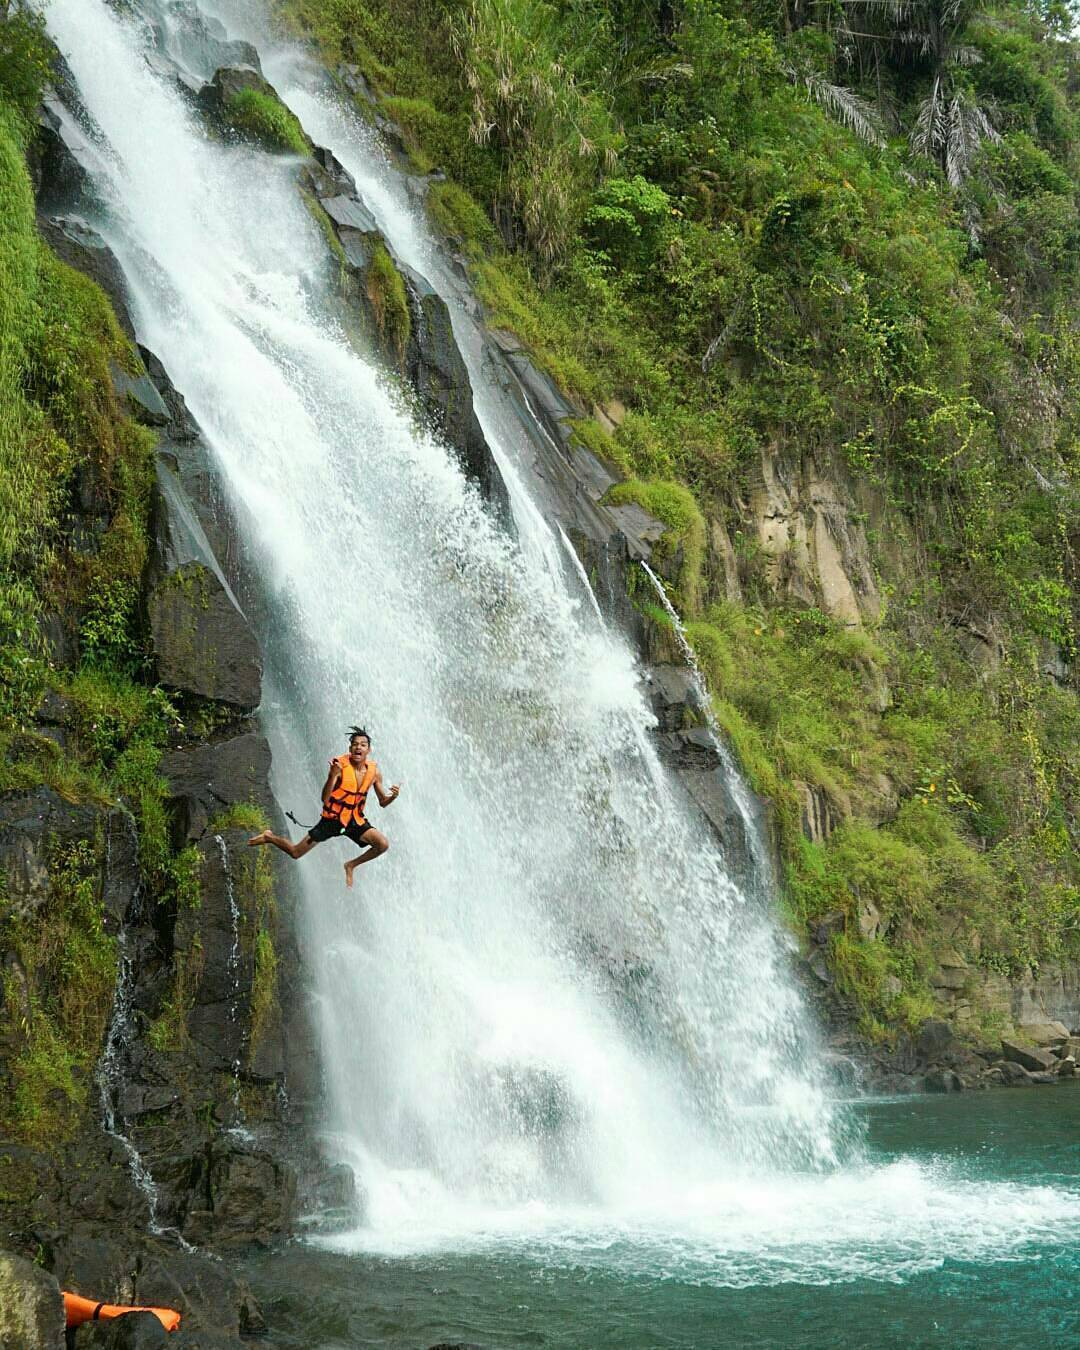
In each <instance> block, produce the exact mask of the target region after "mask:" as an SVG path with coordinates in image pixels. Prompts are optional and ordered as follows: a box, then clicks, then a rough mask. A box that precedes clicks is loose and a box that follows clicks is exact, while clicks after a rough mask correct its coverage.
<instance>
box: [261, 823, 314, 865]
mask: <svg viewBox="0 0 1080 1350" xmlns="http://www.w3.org/2000/svg"><path fill="white" fill-rule="evenodd" d="M259 844H273V846H274V847H275V848H279V849H281V851H282V853H287V854H288V855H289V857H290V858H292V860H293V862H299V860H300V859H301V858H302V857H303V856H304V854H305V853H310V852H311V850H312V849H313V848H314V847H315V840H314V839H312V837H311V835H310V834H305V835H304V837H303V839H301V840H300V842H299V843H298V844H293V843H291V842H290V841H289V840H288V839H282V837H281V835H279V834H273V833H271V831H270V830H263V832H262V834H253V835H252V836H251V838H250V839H249V840H248V848H255V847H257V846H258V845H259Z"/></svg>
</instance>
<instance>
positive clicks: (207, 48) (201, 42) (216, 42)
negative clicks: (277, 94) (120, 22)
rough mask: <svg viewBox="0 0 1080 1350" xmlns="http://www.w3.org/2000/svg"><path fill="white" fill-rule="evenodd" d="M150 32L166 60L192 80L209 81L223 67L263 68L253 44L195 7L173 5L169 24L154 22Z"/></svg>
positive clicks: (189, 4)
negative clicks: (230, 32) (231, 33)
mask: <svg viewBox="0 0 1080 1350" xmlns="http://www.w3.org/2000/svg"><path fill="white" fill-rule="evenodd" d="M151 32H152V34H153V38H154V43H155V45H156V46H157V48H158V50H159V51H160V52H161V53H162V55H163V57H164V58H165V59H166V61H167V62H168V63H170V64H171V65H172V66H173V67H174V68H175V67H177V66H179V67H180V68H181V70H182V71H183V72H185V73H186V74H187V75H188V77H189V78H191V79H193V80H199V81H203V80H209V79H210V78H211V77H212V76H213V74H214V72H215V71H216V70H218V69H220V68H221V67H222V66H247V67H251V68H252V69H254V70H255V71H261V69H262V67H261V66H260V63H259V53H258V51H257V50H256V49H255V47H254V46H252V44H251V43H250V42H245V41H244V40H243V39H241V38H230V37H229V34H228V30H227V29H226V27H225V25H224V24H223V23H222V22H221V21H220V19H215V18H212V17H210V16H209V15H206V14H203V12H202V11H201V10H200V9H199V7H198V6H197V5H195V4H191V3H187V4H173V5H171V6H170V7H169V18H168V22H167V23H166V22H165V21H164V20H161V19H156V20H153V21H152V22H151Z"/></svg>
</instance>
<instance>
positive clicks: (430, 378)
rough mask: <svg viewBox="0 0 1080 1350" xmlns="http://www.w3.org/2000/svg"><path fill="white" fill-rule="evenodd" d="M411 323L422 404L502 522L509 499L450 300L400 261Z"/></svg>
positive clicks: (408, 365) (411, 356)
mask: <svg viewBox="0 0 1080 1350" xmlns="http://www.w3.org/2000/svg"><path fill="white" fill-rule="evenodd" d="M397 266H398V271H399V272H400V273H401V275H402V277H403V278H404V280H405V289H406V293H407V295H408V297H409V311H410V317H411V320H412V323H411V326H410V332H409V340H408V342H407V344H406V348H405V369H406V372H407V374H408V377H409V380H410V382H411V384H412V386H413V388H414V389H415V390H416V393H417V396H418V397H419V399H420V402H421V404H422V406H423V408H424V410H425V412H427V414H428V416H429V417H431V418H432V419H433V421H434V422H435V424H436V426H437V427H438V428H439V430H440V431H441V433H442V434H443V436H445V437H446V440H447V441H448V442H449V443H450V445H452V446H453V447H454V449H455V450H456V451H457V452H458V455H459V456H460V459H461V467H462V468H463V469H464V470H465V473H466V475H467V476H468V477H469V478H471V479H473V481H474V482H475V483H477V484H478V485H479V487H480V491H481V493H482V494H483V496H484V498H485V500H486V501H488V502H489V503H490V504H491V505H492V507H493V508H494V509H495V512H496V514H497V515H498V516H499V517H500V519H502V520H503V521H504V522H508V521H509V519H510V496H509V493H508V492H507V490H506V484H505V483H504V482H503V479H502V474H501V473H500V472H499V467H498V465H497V464H496V463H495V457H494V455H493V454H492V453H491V448H490V446H489V445H488V443H487V441H486V440H485V438H484V433H483V431H482V430H481V427H480V422H479V420H478V418H477V416H476V409H475V408H474V406H473V392H472V383H471V382H470V380H469V372H468V370H467V368H466V366H465V360H464V358H463V357H462V355H461V352H460V351H459V350H458V345H457V340H456V339H455V337H454V330H453V326H452V325H451V323H450V311H449V310H448V309H447V307H446V302H445V301H444V300H443V298H442V297H441V296H440V295H439V294H438V293H437V292H436V291H435V289H434V287H432V286H431V285H430V284H429V283H428V281H427V280H426V279H425V278H424V277H422V276H421V275H420V274H419V272H414V271H413V270H412V268H411V267H406V266H405V265H404V264H402V263H398V264H397Z"/></svg>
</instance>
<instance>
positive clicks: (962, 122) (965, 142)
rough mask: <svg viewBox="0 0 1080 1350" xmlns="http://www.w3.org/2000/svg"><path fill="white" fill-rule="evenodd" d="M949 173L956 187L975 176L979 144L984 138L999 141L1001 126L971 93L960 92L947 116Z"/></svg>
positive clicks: (953, 185)
mask: <svg viewBox="0 0 1080 1350" xmlns="http://www.w3.org/2000/svg"><path fill="white" fill-rule="evenodd" d="M945 127H946V132H945V176H946V177H947V178H948V180H949V183H950V184H951V186H952V187H954V188H960V187H962V186H963V185H964V183H966V182H967V180H968V179H969V178H970V177H971V172H972V167H973V164H974V161H975V156H976V154H977V153H978V150H979V146H980V145H982V143H983V141H999V140H1000V139H1001V137H1000V136H999V135H998V132H997V128H996V127H995V126H994V124H993V123H992V122H991V121H990V119H989V117H987V115H986V113H985V112H984V111H983V109H982V108H980V107H979V105H978V104H977V103H976V102H975V100H974V99H973V98H971V96H970V95H968V94H966V93H964V92H962V91H961V92H958V93H956V94H955V95H954V96H953V98H952V99H951V101H950V102H949V105H948V110H947V113H946V117H945Z"/></svg>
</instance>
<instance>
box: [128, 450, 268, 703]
mask: <svg viewBox="0 0 1080 1350" xmlns="http://www.w3.org/2000/svg"><path fill="white" fill-rule="evenodd" d="M147 611H148V613H149V616H150V629H151V634H152V637H153V646H154V656H155V658H156V661H157V668H158V678H159V679H160V680H161V683H162V684H165V685H168V686H169V687H170V688H173V689H179V690H181V691H183V692H185V693H190V694H196V695H198V696H200V697H202V698H209V699H215V700H217V701H218V702H221V703H229V704H232V705H233V706H234V707H236V708H239V709H242V710H243V711H244V712H250V711H251V710H252V709H253V708H255V707H256V706H257V705H258V703H259V700H260V698H261V696H262V658H261V656H260V653H259V647H258V643H257V642H256V640H255V635H254V633H253V632H252V630H251V627H250V625H249V624H248V622H247V619H246V618H245V616H244V613H243V611H242V610H241V608H240V605H239V603H238V602H237V600H236V597H235V595H234V594H233V592H232V590H231V588H230V587H229V584H228V582H227V581H226V580H225V577H224V575H223V574H222V572H221V569H220V567H219V566H218V563H217V560H216V558H215V557H214V554H213V551H212V550H211V548H210V545H209V543H208V541H207V539H206V535H205V534H204V532H203V528H202V526H201V525H200V523H199V521H198V519H197V518H196V516H195V513H194V512H193V510H192V509H191V504H190V503H189V502H188V500H187V498H186V496H185V494H184V491H183V488H182V487H181V486H180V482H179V479H178V478H177V477H176V475H175V473H174V472H173V471H172V469H171V468H170V467H169V466H168V465H167V464H166V463H165V462H164V461H163V460H162V459H161V458H159V460H158V465H157V480H156V484H155V492H154V556H153V560H152V563H151V567H150V569H149V572H148V584H147Z"/></svg>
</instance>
